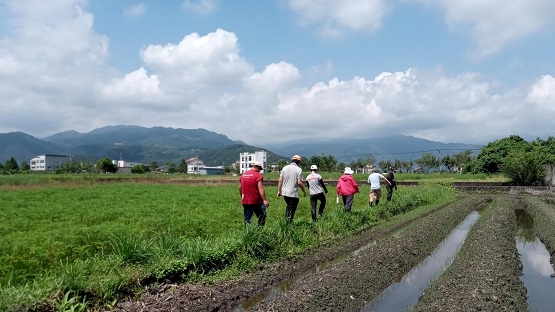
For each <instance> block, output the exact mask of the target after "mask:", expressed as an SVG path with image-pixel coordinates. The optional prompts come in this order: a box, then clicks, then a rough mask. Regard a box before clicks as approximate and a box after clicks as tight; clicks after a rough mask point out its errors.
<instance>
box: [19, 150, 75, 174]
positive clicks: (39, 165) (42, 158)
mask: <svg viewBox="0 0 555 312" xmlns="http://www.w3.org/2000/svg"><path fill="white" fill-rule="evenodd" d="M68 161H69V157H68V156H66V155H52V154H44V155H38V156H35V157H33V158H31V160H29V167H30V169H31V171H50V170H56V169H59V168H60V167H62V165H63V164H65V163H66V162H68Z"/></svg>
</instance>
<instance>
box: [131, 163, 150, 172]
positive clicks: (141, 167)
mask: <svg viewBox="0 0 555 312" xmlns="http://www.w3.org/2000/svg"><path fill="white" fill-rule="evenodd" d="M147 172H150V166H149V165H145V164H140V165H134V166H133V167H131V173H135V174H142V173H147Z"/></svg>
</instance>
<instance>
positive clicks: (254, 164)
mask: <svg viewBox="0 0 555 312" xmlns="http://www.w3.org/2000/svg"><path fill="white" fill-rule="evenodd" d="M253 166H258V167H260V169H264V168H263V167H262V163H261V162H259V161H255V162H253V163H252V164H251V167H253Z"/></svg>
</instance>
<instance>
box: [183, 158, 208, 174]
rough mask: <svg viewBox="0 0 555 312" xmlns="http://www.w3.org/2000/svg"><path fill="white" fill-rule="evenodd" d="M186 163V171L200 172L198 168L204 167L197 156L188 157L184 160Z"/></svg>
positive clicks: (190, 172) (191, 172)
mask: <svg viewBox="0 0 555 312" xmlns="http://www.w3.org/2000/svg"><path fill="white" fill-rule="evenodd" d="M185 162H186V163H187V173H189V174H201V172H200V169H201V168H203V167H204V163H203V162H202V160H200V159H198V158H197V157H193V158H189V159H187V160H186V161H185Z"/></svg>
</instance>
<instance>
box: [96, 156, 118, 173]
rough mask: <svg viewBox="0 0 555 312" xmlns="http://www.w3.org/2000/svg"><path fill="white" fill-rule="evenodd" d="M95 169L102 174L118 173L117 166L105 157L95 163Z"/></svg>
mask: <svg viewBox="0 0 555 312" xmlns="http://www.w3.org/2000/svg"><path fill="white" fill-rule="evenodd" d="M96 169H97V170H99V171H100V172H103V173H104V172H109V173H116V172H117V171H118V166H117V165H115V164H113V163H112V161H111V160H110V158H108V157H105V158H102V159H101V160H99V161H97V162H96Z"/></svg>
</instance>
